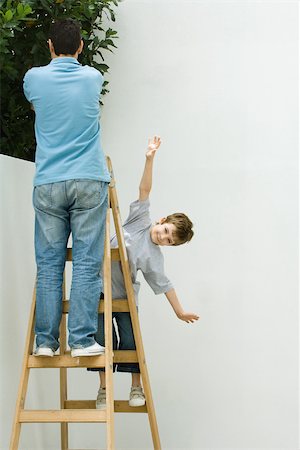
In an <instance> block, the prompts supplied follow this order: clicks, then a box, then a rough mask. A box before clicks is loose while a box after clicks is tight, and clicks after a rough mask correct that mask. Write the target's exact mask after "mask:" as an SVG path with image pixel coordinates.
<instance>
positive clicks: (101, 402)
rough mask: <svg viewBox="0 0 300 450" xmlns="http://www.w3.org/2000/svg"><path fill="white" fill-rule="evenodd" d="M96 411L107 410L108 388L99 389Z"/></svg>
mask: <svg viewBox="0 0 300 450" xmlns="http://www.w3.org/2000/svg"><path fill="white" fill-rule="evenodd" d="M96 409H106V388H101V387H100V388H99V391H98V395H97V400H96Z"/></svg>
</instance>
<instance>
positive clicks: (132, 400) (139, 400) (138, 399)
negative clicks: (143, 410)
mask: <svg viewBox="0 0 300 450" xmlns="http://www.w3.org/2000/svg"><path fill="white" fill-rule="evenodd" d="M145 403H146V399H145V394H144V392H143V388H142V386H132V387H131V391H130V395H129V406H144V404H145Z"/></svg>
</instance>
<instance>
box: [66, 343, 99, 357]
mask: <svg viewBox="0 0 300 450" xmlns="http://www.w3.org/2000/svg"><path fill="white" fill-rule="evenodd" d="M103 353H105V347H102V345H99V344H98V343H97V342H95V344H93V345H90V346H89V347H85V348H72V350H71V356H72V357H73V358H76V357H77V356H96V355H102V354H103Z"/></svg>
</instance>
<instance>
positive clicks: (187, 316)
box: [177, 311, 199, 323]
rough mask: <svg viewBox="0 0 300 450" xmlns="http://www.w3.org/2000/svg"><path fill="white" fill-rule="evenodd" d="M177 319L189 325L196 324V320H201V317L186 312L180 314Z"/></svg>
mask: <svg viewBox="0 0 300 450" xmlns="http://www.w3.org/2000/svg"><path fill="white" fill-rule="evenodd" d="M177 317H178V319H180V320H183V321H184V322H187V323H194V322H195V320H198V319H199V316H197V314H195V313H191V312H185V311H183V312H181V313H178V314H177Z"/></svg>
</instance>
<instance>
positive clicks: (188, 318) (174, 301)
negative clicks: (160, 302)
mask: <svg viewBox="0 0 300 450" xmlns="http://www.w3.org/2000/svg"><path fill="white" fill-rule="evenodd" d="M165 296H166V297H167V299H168V300H169V302H170V305H171V306H172V308H173V310H174V312H175V314H176V316H177V317H178V319H180V320H184V322H188V323H193V322H194V321H195V320H198V319H199V316H198V315H197V314H195V313H192V312H186V311H184V310H183V308H182V306H181V304H180V301H179V300H178V297H177V295H176V292H175V289H171V290H170V291H168V292H166V293H165Z"/></svg>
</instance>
